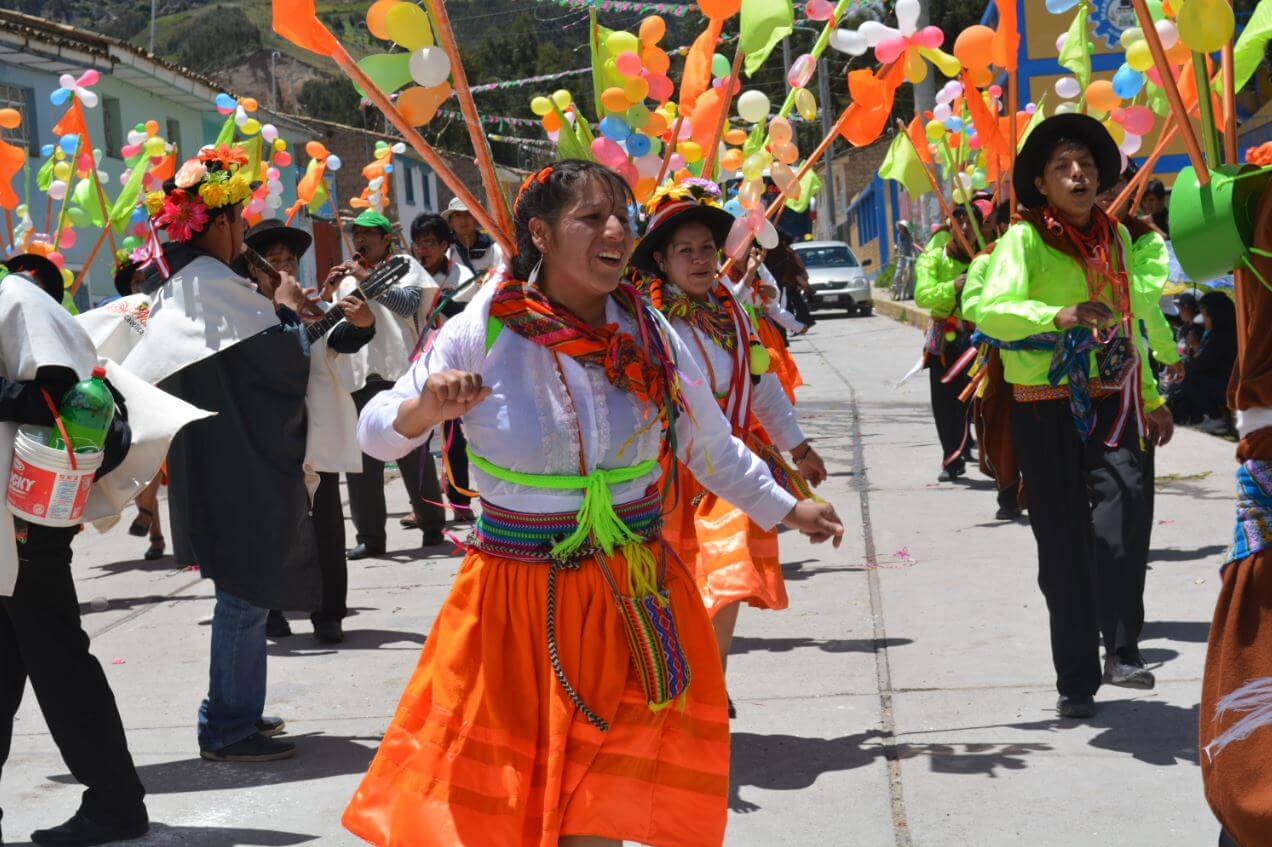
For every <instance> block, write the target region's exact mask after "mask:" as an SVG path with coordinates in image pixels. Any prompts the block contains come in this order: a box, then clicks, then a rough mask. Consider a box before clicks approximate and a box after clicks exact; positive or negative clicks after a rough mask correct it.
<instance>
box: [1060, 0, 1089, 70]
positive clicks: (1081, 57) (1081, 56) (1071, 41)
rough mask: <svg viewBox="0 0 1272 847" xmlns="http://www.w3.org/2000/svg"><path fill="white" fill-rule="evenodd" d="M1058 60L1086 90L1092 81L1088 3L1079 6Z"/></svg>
mask: <svg viewBox="0 0 1272 847" xmlns="http://www.w3.org/2000/svg"><path fill="white" fill-rule="evenodd" d="M1056 61H1057V62H1059V63H1060V64H1061V65H1062V66H1063V67H1065V68H1068V69H1069V72H1070V73H1072V74H1073V75H1074V76H1076V77H1077V78H1078V84H1079V85H1081V86H1082V90H1083V91H1086V87H1087V85H1089V84H1090V82H1091V42H1090V41H1089V40H1088V33H1087V4H1086V3H1082V4H1079V6H1078V11H1077V14H1075V15H1074V16H1073V23H1072V24H1070V25H1069V32H1068V34H1067V35H1066V36H1065V37H1064V49H1063V50H1061V51H1060V55H1059V56H1058V57H1056Z"/></svg>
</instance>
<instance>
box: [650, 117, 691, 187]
mask: <svg viewBox="0 0 1272 847" xmlns="http://www.w3.org/2000/svg"><path fill="white" fill-rule="evenodd" d="M684 122H685V113H684V112H681V113H680V114H678V115H676V123H675V124H674V125H673V126H672V128H671V140H670V141H668V142H667V149H666V150H664V151H663V160H662V167H661V168H659V169H658V180H657V181H656V182H655V183H654V188H657V187H658V186H660V185H662V181H663V179H664V178H665V177H666V176H667V168H668V167H670V165H671V157H672V155H673V154H674V153H675V152H676V142H677V141H678V140H679V138H680V127H681V125H682V124H683V123H684Z"/></svg>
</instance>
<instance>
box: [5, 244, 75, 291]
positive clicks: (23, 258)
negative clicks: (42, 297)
mask: <svg viewBox="0 0 1272 847" xmlns="http://www.w3.org/2000/svg"><path fill="white" fill-rule="evenodd" d="M0 264H3V265H5V267H7V268H8V269H9V270H10V271H11V272H13V273H21V274H25V275H26V276H29V277H30V278H31V279H33V280H35V282H36V283H38V284H39V286H40V287H41V288H43V289H44V290H45V291H47V292H48V293H49V296H50V297H52V298H53V299H54V300H56V301H57V302H59V303H61V302H62V293H61V292H62V289H63V287H64V286H63V285H62V272H61V271H60V270H58V269H57V265H55V264H53V261H52V260H51V259H46V258H45V257H43V256H40V255H37V254H35V253H19V254H18V255H16V256H11V257H9V258H8V259H5V260H4V261H3V262H0Z"/></svg>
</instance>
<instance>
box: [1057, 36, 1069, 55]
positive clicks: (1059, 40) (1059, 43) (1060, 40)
mask: <svg viewBox="0 0 1272 847" xmlns="http://www.w3.org/2000/svg"><path fill="white" fill-rule="evenodd" d="M1068 37H1069V33H1067V32H1062V33H1060V37H1059V38H1057V39H1056V52H1057V53H1062V52H1064V41H1065V39H1066V38H1068Z"/></svg>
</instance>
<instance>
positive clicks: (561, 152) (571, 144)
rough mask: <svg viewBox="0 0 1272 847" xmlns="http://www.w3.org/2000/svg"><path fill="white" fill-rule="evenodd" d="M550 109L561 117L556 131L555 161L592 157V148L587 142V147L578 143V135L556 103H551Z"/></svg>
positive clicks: (589, 158)
mask: <svg viewBox="0 0 1272 847" xmlns="http://www.w3.org/2000/svg"><path fill="white" fill-rule="evenodd" d="M552 111H554V112H556V115H557V117H558V118H560V119H561V129H560V131H558V132H557V161H560V160H562V159H587V160H589V161H590V160H591V158H592V148H591V145H590V144H589V145H588V147H587V149H586V150H585V149H584V148H583V145H582V144H580V143H579V137H578V135H577V134H576V133H575V130H574V127H573V126H571V124H570V121H569V119H567V118H566V117H565V113H563V112H562V111H561V110H560V109H558V108H557V105H556V103H553V104H552Z"/></svg>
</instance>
